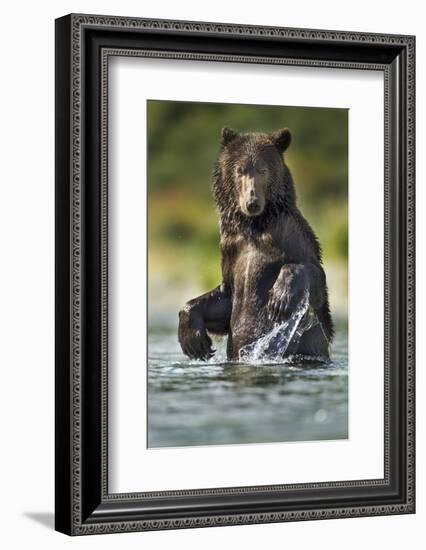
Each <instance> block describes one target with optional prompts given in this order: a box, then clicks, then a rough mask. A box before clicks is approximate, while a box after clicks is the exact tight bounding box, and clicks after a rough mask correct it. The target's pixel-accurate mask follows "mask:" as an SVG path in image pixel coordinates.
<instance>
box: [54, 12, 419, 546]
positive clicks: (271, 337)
mask: <svg viewBox="0 0 426 550" xmlns="http://www.w3.org/2000/svg"><path fill="white" fill-rule="evenodd" d="M55 37H56V38H55V40H56V62H55V67H56V77H55V78H56V96H55V104H56V137H55V142H56V162H55V188H56V222H55V223H56V248H55V254H56V275H55V277H56V294H55V303H56V323H55V327H56V328H55V330H56V337H55V339H56V348H55V357H56V359H55V395H56V400H55V418H56V424H55V465H56V466H55V502H56V503H55V528H56V529H57V530H58V531H61V532H64V533H67V534H70V535H86V534H100V533H117V532H125V531H146V530H158V529H178V528H185V529H186V528H190V527H207V526H216V525H217V526H219V525H237V524H249V523H266V522H267V523H270V522H285V521H305V520H313V519H327V518H348V517H360V516H375V515H388V514H405V513H414V511H415V486H414V479H415V468H414V465H415V450H414V447H415V441H414V390H415V388H414V376H415V373H414V370H415V368H414V347H415V345H414V324H415V320H414V298H415V296H414V294H415V292H414V286H415V283H414V208H415V204H414V203H415V199H414V166H415V158H414V157H415V112H414V111H415V101H414V89H415V76H414V73H415V37H413V36H404V35H392V34H391V35H389V34H372V33H368V34H367V33H357V32H353V31H351V32H344V31H332V30H331V31H322V30H315V29H313V30H312V29H294V28H292V29H288V28H278V27H256V26H247V25H229V24H221V23H209V22H205V23H204V22H191V21H170V20H150V19H139V18H124V17H117V16H98V15H81V14H71V15H68V16H64V17H62V18H60V19H58V20H56V32H55ZM206 45H207V46H208V48H206ZM207 49H208V51H206V50H207ZM312 457H314V460H312Z"/></svg>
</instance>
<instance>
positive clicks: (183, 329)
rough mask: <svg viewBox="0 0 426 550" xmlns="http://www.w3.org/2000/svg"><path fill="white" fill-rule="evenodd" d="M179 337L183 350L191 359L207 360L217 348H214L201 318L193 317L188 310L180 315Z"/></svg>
mask: <svg viewBox="0 0 426 550" xmlns="http://www.w3.org/2000/svg"><path fill="white" fill-rule="evenodd" d="M178 339H179V343H180V346H181V348H182V351H183V353H184V354H185V355H187V356H188V357H189V358H190V359H201V360H202V361H207V360H208V359H210V357H212V356H213V355H214V353H215V351H216V350H214V349H213V348H212V340H211V338H210V336H209V335H208V334H207V331H206V329H205V328H204V323H203V322H202V321H201V320H198V322H197V320H194V319H191V317H190V315H188V314H187V312H184V311H183V312H181V313H180V315H179V330H178Z"/></svg>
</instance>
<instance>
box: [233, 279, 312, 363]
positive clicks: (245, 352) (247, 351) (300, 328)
mask: <svg viewBox="0 0 426 550" xmlns="http://www.w3.org/2000/svg"><path fill="white" fill-rule="evenodd" d="M308 309H309V290H305V293H304V295H303V298H302V300H301V301H300V303H299V305H298V306H297V307H296V309H295V310H294V312H293V314H292V315H291V316H290V318H289V319H288V321H285V322H283V323H275V325H274V327H273V328H272V330H271V331H270V332H267V333H266V334H265V335H264V336H262V337H261V338H259V339H258V340H256V341H255V342H253V343H251V344H248V345H247V346H244V347H243V348H241V349H240V350H239V359H240V361H243V362H245V363H258V362H259V361H260V362H265V360H266V361H268V360H271V359H272V360H274V361H278V362H280V363H281V362H282V361H281V358H282V357H283V356H284V354H285V352H286V351H287V348H288V346H289V345H290V343H291V344H292V345H297V344H298V343H299V341H300V338H301V337H302V335H303V332H304V331H305V330H307V329H308V328H311V327H312V326H313V324H314V323H315V322H318V321H317V318H316V316H315V314H311V315H309V313H310V312H308ZM305 314H306V317H308V319H307V321H306V322H301V321H302V319H303V317H304V316H305Z"/></svg>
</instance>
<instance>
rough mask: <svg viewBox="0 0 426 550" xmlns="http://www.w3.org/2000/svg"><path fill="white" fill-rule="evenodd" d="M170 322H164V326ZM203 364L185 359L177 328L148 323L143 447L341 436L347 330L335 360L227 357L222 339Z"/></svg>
mask: <svg viewBox="0 0 426 550" xmlns="http://www.w3.org/2000/svg"><path fill="white" fill-rule="evenodd" d="M167 325H168V323H167ZM216 347H217V352H216V354H215V356H214V357H212V359H211V360H210V361H208V362H201V361H195V360H189V359H188V358H187V357H185V356H184V355H183V354H182V352H181V350H180V346H179V343H178V341H177V328H176V327H170V325H168V326H166V325H164V326H161V325H158V326H155V327H153V326H152V324H151V330H150V333H149V357H148V445H149V447H175V446H187V445H223V444H238V443H266V442H282V441H312V440H334V439H346V438H347V436H348V416H347V415H348V356H347V334H346V328H345V327H341V328H339V329H338V331H337V335H336V338H335V341H334V344H333V348H332V362H331V363H330V364H324V363H321V362H318V361H315V360H312V361H303V362H301V361H300V360H297V359H295V360H293V361H287V362H286V363H284V364H283V363H282V362H280V363H278V362H276V361H273V360H270V361H268V360H266V361H265V360H264V359H260V358H259V359H258V360H254V361H252V362H251V363H246V362H236V363H235V362H234V363H231V362H227V361H226V352H225V349H226V342H225V340H223V341H222V342H221V343H218V345H217V346H216Z"/></svg>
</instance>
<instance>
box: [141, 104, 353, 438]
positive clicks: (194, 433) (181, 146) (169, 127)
mask: <svg viewBox="0 0 426 550" xmlns="http://www.w3.org/2000/svg"><path fill="white" fill-rule="evenodd" d="M147 126H148V128H147V146H148V147H147V148H148V150H147V170H148V173H147V182H148V185H147V217H148V373H147V376H148V381H147V388H148V389H147V391H148V396H147V402H148V418H147V423H148V426H147V428H148V430H147V434H148V436H147V438H148V441H147V445H148V447H149V448H157V447H179V446H201V445H202V446H204V445H233V444H244V443H245V444H247V443H251V444H256V443H257V444H260V443H278V442H280V443H281V442H294V441H315V440H339V439H347V438H348V373H349V369H348V110H347V109H341V108H318V107H316V108H312V107H303V106H300V107H296V106H291V107H289V106H269V105H268V106H265V105H246V104H225V103H203V102H185V101H164V100H161V101H160V100H148V101H147Z"/></svg>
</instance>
